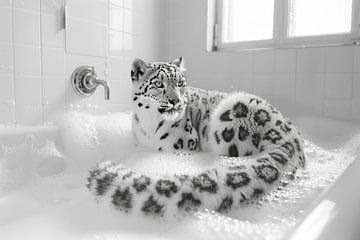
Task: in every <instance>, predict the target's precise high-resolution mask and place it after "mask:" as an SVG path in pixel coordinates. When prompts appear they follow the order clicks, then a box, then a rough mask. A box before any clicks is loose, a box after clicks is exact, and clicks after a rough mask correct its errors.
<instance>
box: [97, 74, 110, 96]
mask: <svg viewBox="0 0 360 240" xmlns="http://www.w3.org/2000/svg"><path fill="white" fill-rule="evenodd" d="M94 83H95V84H96V86H98V85H102V86H103V87H104V91H105V100H109V99H110V86H109V83H108V82H107V81H105V80H102V79H99V78H95V79H94Z"/></svg>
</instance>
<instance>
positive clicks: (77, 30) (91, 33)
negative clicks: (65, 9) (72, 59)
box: [66, 1, 108, 57]
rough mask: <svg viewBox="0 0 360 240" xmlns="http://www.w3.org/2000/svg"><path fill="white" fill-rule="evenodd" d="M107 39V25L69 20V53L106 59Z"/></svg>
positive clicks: (67, 44) (67, 40)
mask: <svg viewBox="0 0 360 240" xmlns="http://www.w3.org/2000/svg"><path fill="white" fill-rule="evenodd" d="M73 2H75V1H73ZM107 39H108V37H107V27H106V26H105V25H104V26H103V25H98V24H93V23H90V22H85V21H82V20H79V19H76V18H69V19H68V29H67V32H66V50H67V52H69V53H75V54H83V55H89V56H98V57H105V56H107V47H108V44H107V41H108V40H107Z"/></svg>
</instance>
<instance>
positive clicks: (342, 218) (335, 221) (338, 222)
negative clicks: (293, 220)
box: [284, 156, 360, 240]
mask: <svg viewBox="0 0 360 240" xmlns="http://www.w3.org/2000/svg"><path fill="white" fill-rule="evenodd" d="M358 176H360V156H358V157H356V158H355V159H354V160H353V161H352V162H351V163H350V164H349V165H348V166H347V167H346V169H345V170H344V171H343V172H342V173H341V175H340V176H339V177H338V178H337V179H336V181H334V183H333V184H331V185H330V186H328V188H327V190H326V191H325V192H323V193H322V194H320V195H319V196H318V197H317V198H316V199H315V200H314V202H312V204H311V205H310V206H309V207H307V209H306V210H305V213H304V215H303V216H302V217H300V221H299V222H298V223H297V224H296V225H295V226H294V227H293V228H291V230H290V231H289V232H288V234H286V235H285V237H284V239H288V240H298V239H307V240H337V239H346V240H352V239H354V240H356V239H359V236H360V228H359V224H360V208H358V209H356V206H357V205H358V204H359V203H360V191H352V193H351V197H349V193H348V192H347V191H349V187H351V186H352V185H351V184H356V181H354V179H355V180H356V179H358ZM354 189H355V188H354ZM324 203H330V204H331V205H332V206H333V208H332V209H330V207H329V209H328V210H329V212H328V213H329V214H331V218H329V219H328V221H326V222H324V224H323V225H322V226H319V225H318V226H319V227H318V228H317V229H314V226H315V228H316V225H311V224H309V223H312V222H313V223H314V220H320V218H324V217H325V216H324V215H323V216H320V215H318V216H316V215H317V214H318V212H319V209H320V208H321V207H322V206H323V205H324ZM354 208H355V209H354ZM356 210H357V211H356ZM314 216H315V217H314ZM300 230H301V231H302V232H300ZM304 233H306V236H304V235H305V234H304Z"/></svg>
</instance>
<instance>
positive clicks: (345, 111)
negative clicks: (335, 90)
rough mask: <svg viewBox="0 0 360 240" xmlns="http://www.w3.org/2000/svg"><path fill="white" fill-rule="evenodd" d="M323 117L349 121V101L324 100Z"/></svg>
mask: <svg viewBox="0 0 360 240" xmlns="http://www.w3.org/2000/svg"><path fill="white" fill-rule="evenodd" d="M324 115H325V116H327V117H331V118H339V119H349V118H350V117H351V101H350V100H333V99H331V100H330V99H328V100H326V101H325V102H324Z"/></svg>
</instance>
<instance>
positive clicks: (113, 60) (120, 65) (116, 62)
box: [108, 57, 125, 81]
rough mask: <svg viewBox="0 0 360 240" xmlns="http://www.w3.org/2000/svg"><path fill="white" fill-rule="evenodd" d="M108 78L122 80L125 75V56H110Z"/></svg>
mask: <svg viewBox="0 0 360 240" xmlns="http://www.w3.org/2000/svg"><path fill="white" fill-rule="evenodd" d="M108 71H109V75H108V79H110V80H113V81H115V80H116V81H120V79H122V78H123V76H124V71H125V63H124V59H123V58H119V57H109V58H108Z"/></svg>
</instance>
